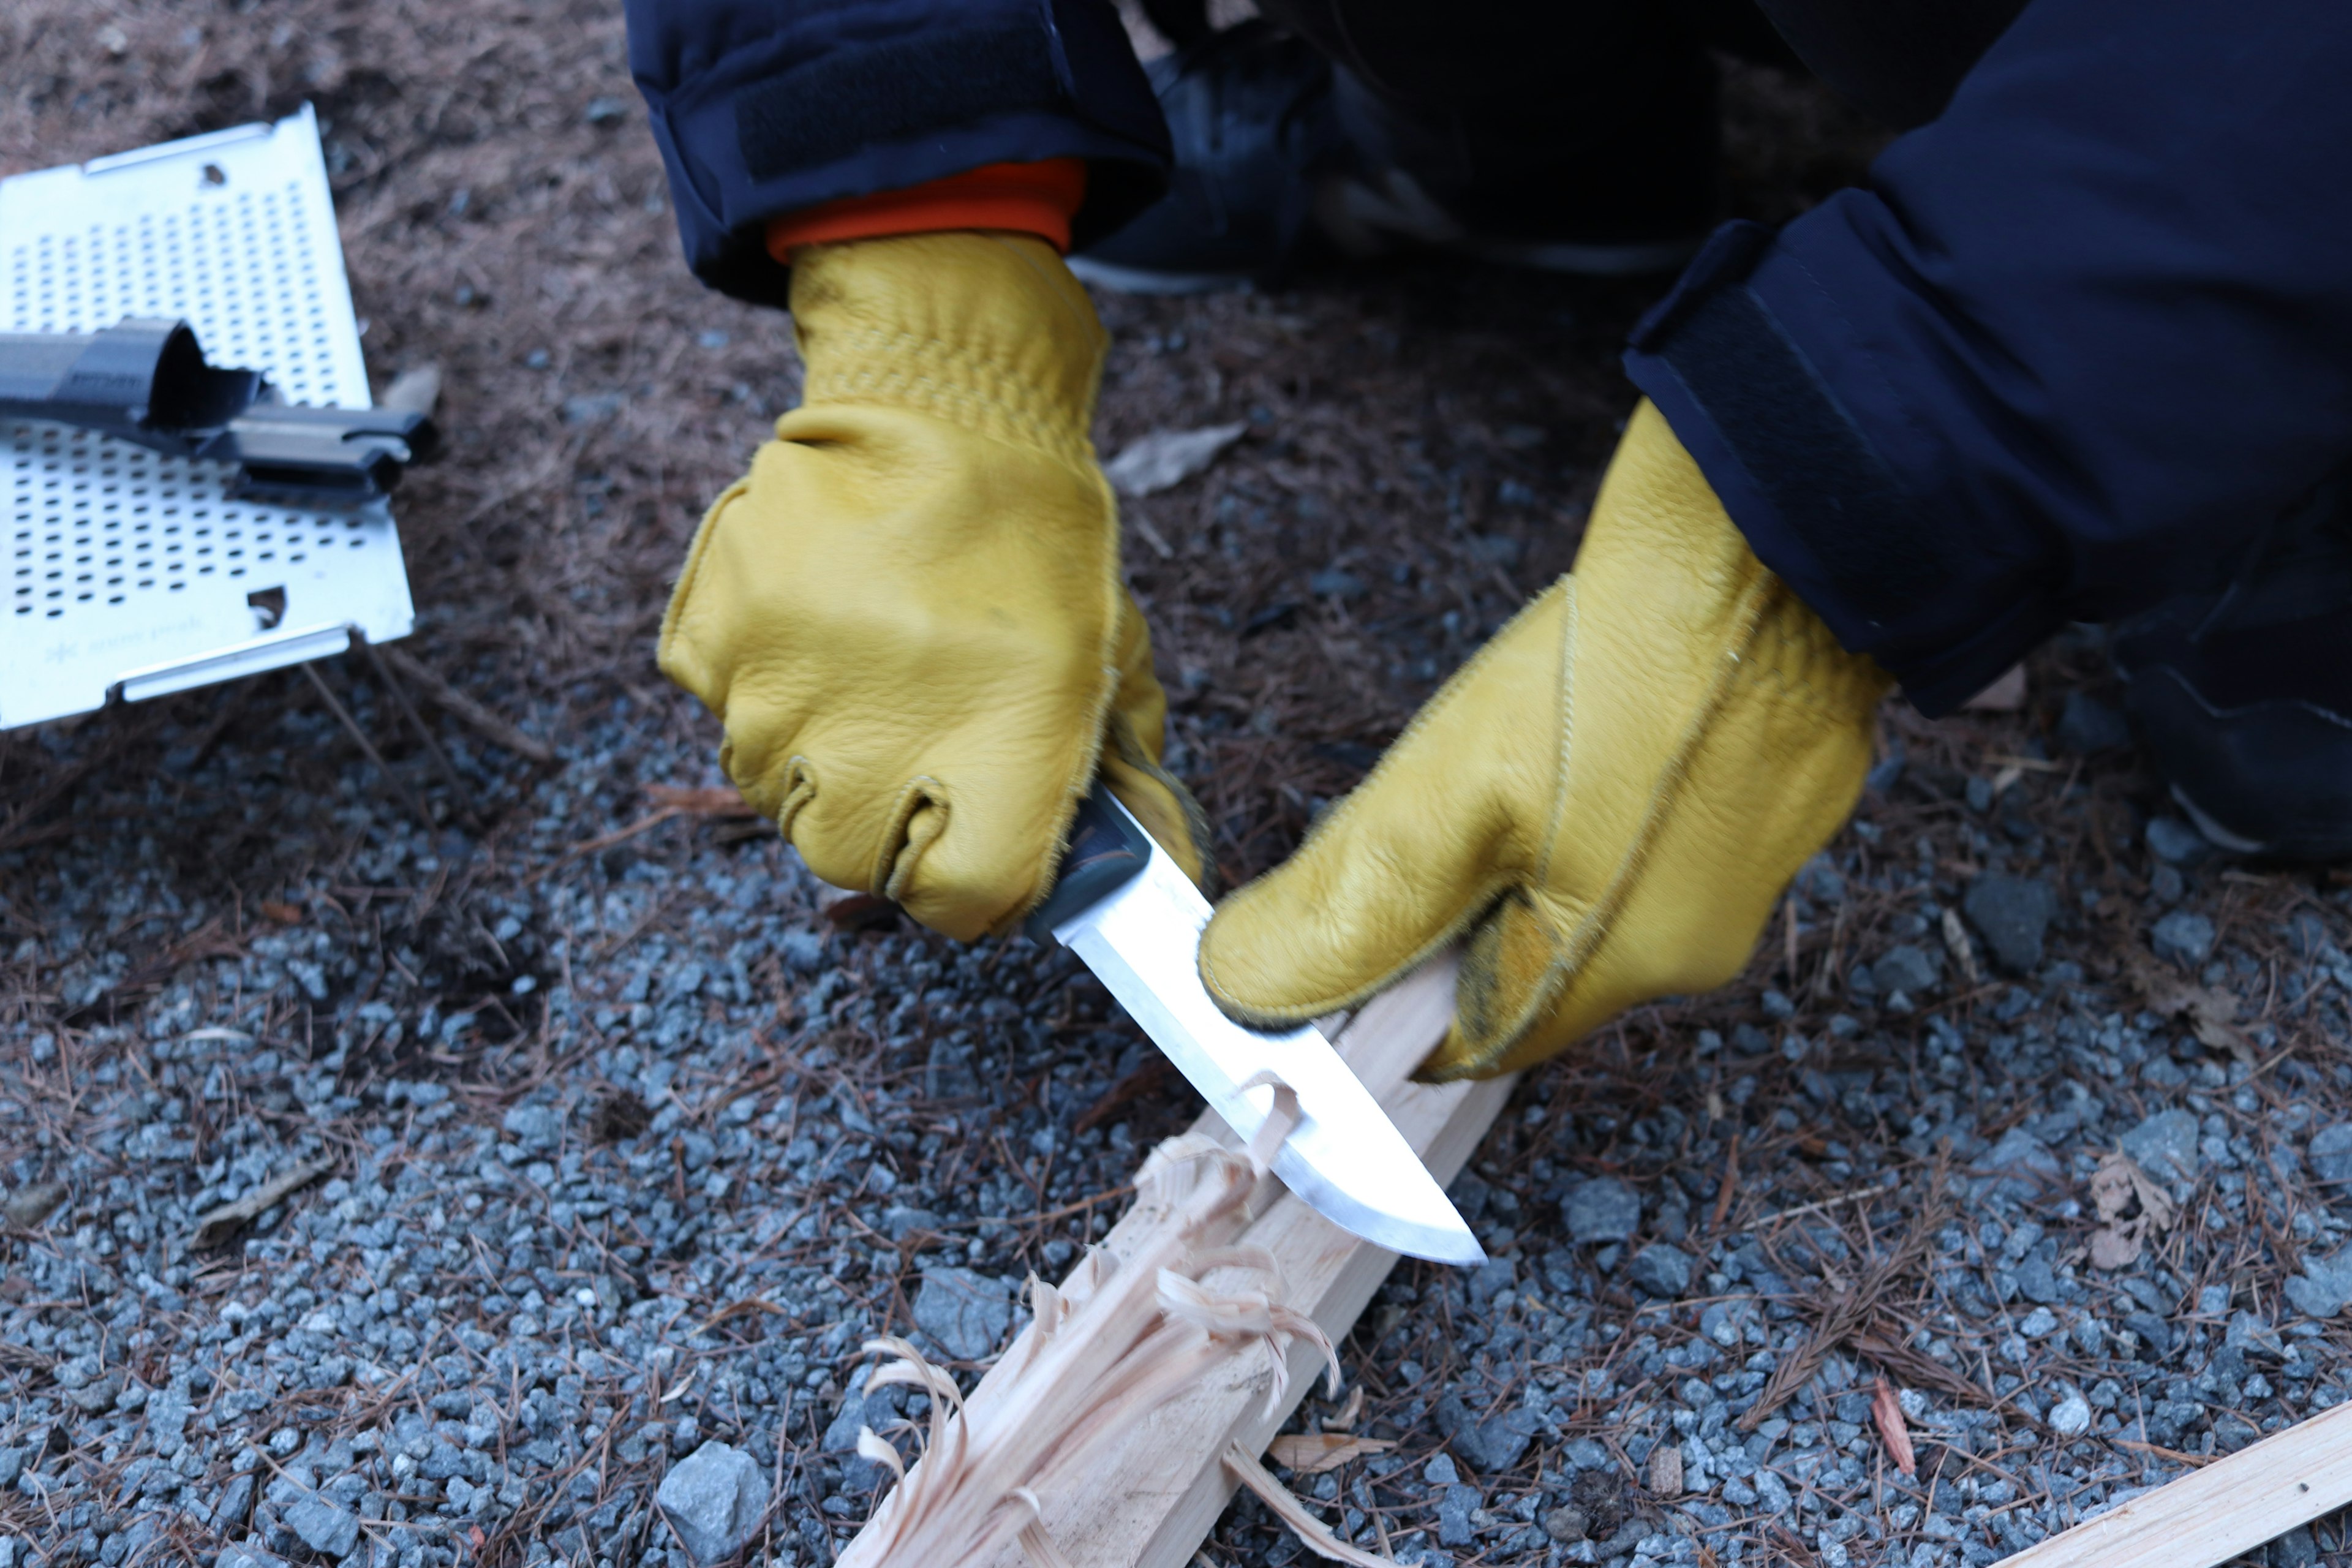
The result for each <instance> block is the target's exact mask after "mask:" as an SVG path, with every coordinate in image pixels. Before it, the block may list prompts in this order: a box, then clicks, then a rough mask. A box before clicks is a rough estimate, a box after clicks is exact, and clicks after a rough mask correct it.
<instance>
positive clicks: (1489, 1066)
mask: <svg viewBox="0 0 2352 1568" xmlns="http://www.w3.org/2000/svg"><path fill="white" fill-rule="evenodd" d="M1887 685H1888V681H1887V679H1886V677H1885V675H1883V674H1882V673H1881V672H1880V671H1879V669H1878V667H1877V666H1876V665H1874V664H1873V663H1872V662H1871V661H1870V660H1868V659H1866V658H1856V657H1855V656H1853V655H1851V654H1848V653H1846V652H1844V651H1843V649H1841V648H1840V647H1838V646H1837V644H1836V642H1835V641H1834V640H1833V639H1832V637H1831V636H1830V634H1829V630H1828V628H1827V627H1825V626H1822V623H1821V620H1820V618H1819V617H1817V616H1814V614H1813V613H1812V612H1811V610H1809V609H1807V608H1806V607H1805V606H1804V605H1802V604H1801V603H1800V602H1799V601H1798V599H1797V598H1796V596H1795V595H1793V594H1791V593H1790V591H1789V589H1788V588H1787V587H1785V586H1784V585H1783V584H1781V583H1780V580H1779V579H1778V578H1776V577H1774V576H1773V575H1772V574H1771V573H1769V571H1767V570H1765V568H1764V566H1763V565H1762V564H1761V563H1759V562H1758V561H1757V559H1756V557H1755V556H1754V555H1753V554H1752V553H1750V552H1749V551H1748V545H1747V542H1746V541H1744V540H1743V539H1742V538H1741V537H1740V535H1739V531H1738V529H1736V528H1735V527H1733V526H1732V522H1731V520H1730V519H1729V518H1728V517H1727V516H1726V515H1725V513H1724V510H1723V507H1722V505H1721V503H1720V502H1718V501H1717V500H1716V497H1715V492H1714V491H1713V490H1711V489H1708V487H1707V483H1706V479H1704V478H1702V477H1701V475H1700V473H1699V470H1698V466H1697V465H1696V463H1694V462H1693V461H1692V460H1691V458H1690V455H1689V454H1688V453H1686V452H1685V451H1684V450H1683V447H1682V444H1681V443H1680V442H1678V441H1677V440H1675V434H1674V431H1673V430H1672V429H1670V428H1669V427H1668V426H1667V425H1666V422H1665V419H1664V416H1661V415H1660V414H1659V413H1658V412H1657V411H1656V410H1655V409H1654V408H1653V407H1651V406H1650V405H1648V404H1647V403H1644V404H1643V405H1642V406H1641V408H1640V409H1639V410H1637V411H1636V412H1635V414H1634V416H1633V421H1632V423H1631V424H1630V425H1629V426H1627V428H1626V432H1625V437H1624V440H1623V442H1622V445H1620V446H1619V447H1618V449H1617V455H1616V458H1614V459H1613V460H1612V463H1611V465H1610V468H1609V473H1608V477H1607V479H1605V480H1604V482H1603V483H1602V485H1601V495H1600V498H1599V500H1597V501H1596V502H1595V503H1594V505H1593V509H1592V521H1591V528H1590V530H1589V531H1588V532H1587V533H1586V535H1585V540H1584V544H1583V548H1582V550H1581V551H1580V553H1579V554H1578V557H1577V561H1576V569H1575V571H1574V572H1572V573H1571V574H1569V575H1568V576H1565V577H1562V578H1561V579H1560V580H1559V582H1558V583H1556V584H1553V585H1552V586H1551V587H1550V588H1549V590H1547V591H1546V592H1545V593H1543V594H1542V595H1539V596H1538V598H1536V599H1535V600H1534V601H1533V602H1532V603H1531V604H1529V605H1528V606H1527V608H1526V609H1524V610H1522V611H1521V612H1520V613H1519V615H1518V616H1516V617H1515V618H1514V619H1513V620H1512V621H1511V623H1510V624H1509V625H1508V626H1506V627H1504V628H1503V630H1502V631H1500V632H1499V633H1497V634H1496V637H1495V638H1494V640H1493V641H1492V642H1490V643H1489V644H1488V645H1487V646H1486V647H1485V648H1484V649H1483V650H1481V651H1480V653H1479V654H1478V656H1477V657H1476V658H1474V659H1472V660H1471V661H1470V663H1469V664H1467V665H1466V666H1465V667H1464V668H1462V669H1461V670H1460V671H1459V672H1458V673H1457V674H1456V675H1455V676H1454V679H1452V680H1451V681H1449V682H1448V683H1447V684H1446V685H1445V687H1444V689H1442V690H1440V691H1439V692H1438V694H1437V695H1436V696H1435V697H1434V698H1433V699H1432V700H1430V703H1429V705H1428V707H1426V708H1425V709H1423V710H1422V712H1421V714H1420V715H1419V717H1417V718H1416V719H1415V720H1414V721H1413V722H1412V726H1411V727H1410V728H1408V729H1407V730H1406V731H1405V732H1404V734H1403V735H1402V737H1401V738H1400V739H1399V740H1398V741H1397V743H1396V745H1395V746H1394V747H1393V748H1391V751H1390V752H1389V754H1388V755H1387V756H1386V757H1384V758H1383V759H1382V760H1381V763H1380V766H1379V767H1378V768H1377V769H1375V770H1374V771H1373V773H1372V775H1371V776H1370V778H1368V779H1367V780H1365V781H1364V783H1363V784H1362V785H1361V786H1360V787H1359V788H1358V789H1357V790H1356V791H1355V793H1354V794H1352V795H1349V797H1348V798H1347V799H1346V800H1344V801H1342V802H1340V803H1339V805H1338V806H1336V807H1335V808H1333V810H1332V811H1331V813H1330V814H1329V816H1327V817H1326V818H1325V819H1324V821H1323V822H1322V823H1321V825H1320V826H1318V828H1317V829H1316V831H1315V832H1314V833H1312V834H1311V835H1310V836H1309V837H1308V838H1307V843H1306V845H1305V846H1304V847H1301V848H1300V850H1299V851H1298V853H1297V855H1296V856H1295V857H1293V858H1291V859H1290V860H1289V861H1288V862H1287V863H1286V864H1285V865H1283V866H1281V867H1279V868H1276V870H1275V871H1273V872H1272V873H1270V874H1269V875H1267V876H1265V877H1264V878H1262V879H1259V880H1257V881H1255V882H1253V883H1251V884H1250V885H1249V886H1248V887H1246V888H1244V889H1241V890H1240V891H1239V892H1237V893H1235V894H1234V895H1233V896H1232V897H1231V898H1229V899H1227V900H1225V901H1224V903H1223V907H1222V908H1221V909H1220V910H1218V912H1217V915H1216V918H1215V919H1214V920H1213V921H1211V922H1210V924H1209V928H1208V931H1207V932H1206V934H1205V935H1204V937H1203V939H1202V944H1201V974H1202V979H1203V980H1204V981H1205V982H1206V983H1207V984H1208V987H1209V990H1210V993H1211V994H1213V995H1214V996H1215V997H1216V999H1217V1001H1218V1003H1219V1005H1222V1006H1223V1008H1224V1009H1225V1010H1226V1011H1227V1012H1228V1013H1231V1014H1233V1015H1234V1016H1236V1017H1238V1018H1241V1019H1243V1020H1244V1021H1246V1022H1249V1023H1253V1024H1257V1025H1261V1026H1271V1025H1277V1024H1280V1025H1289V1024H1297V1023H1300V1022H1303V1021H1305V1020H1307V1019H1309V1018H1313V1017H1316V1016H1319V1015H1322V1014H1326V1013H1331V1012H1336V1011H1338V1010H1339V1009H1341V1008H1345V1007H1351V1006H1354V1005H1356V1004H1358V1003H1360V1002H1361V1001H1363V1000H1364V999H1365V998H1366V997H1368V996H1370V995H1371V994H1373V993H1374V992H1376V991H1378V990H1380V989H1381V987H1382V986H1385V985H1387V984H1389V983H1390V982H1391V981H1393V980H1395V979H1397V978H1399V977H1400V976H1401V975H1402V974H1403V973H1405V972H1406V971H1407V970H1409V969H1411V968H1412V967H1413V966H1414V965H1416V964H1418V963H1421V962H1422V961H1423V959H1425V958H1427V957H1429V956H1430V955H1431V954H1432V953H1433V952H1436V951H1437V950H1439V949H1440V948H1442V947H1444V946H1445V945H1446V944H1447V943H1449V942H1454V941H1455V940H1456V939H1457V938H1460V939H1466V940H1465V951H1464V960H1463V968H1462V976H1461V982H1460V987H1459V990H1458V991H1457V993H1456V1000H1455V1008H1454V1026H1453V1028H1452V1029H1451V1031H1450V1032H1449V1033H1448V1034H1447V1036H1446V1038H1445V1043H1444V1045H1443V1046H1441V1047H1439V1048H1438V1050H1437V1052H1436V1053H1435V1054H1434V1055H1433V1057H1431V1058H1430V1059H1429V1060H1428V1061H1427V1062H1426V1063H1424V1064H1423V1068H1422V1076H1423V1078H1425V1079H1440V1080H1442V1079H1456V1078H1477V1077H1486V1076H1488V1075H1491V1074H1494V1073H1499V1072H1506V1071H1509V1070H1512V1069H1514V1068H1521V1067H1525V1066H1527V1065H1528V1064H1529V1063H1532V1062H1535V1061H1538V1060H1540V1059H1542V1058H1545V1057H1548V1056H1550V1055H1552V1054H1553V1053H1554V1052H1557V1051H1559V1049H1560V1048H1562V1047H1565V1046H1567V1045H1568V1044H1569V1043H1570V1042H1571V1041H1573V1040H1575V1039H1577V1038H1578V1037H1580V1036H1583V1035H1585V1034H1588V1033H1590V1032H1591V1030H1593V1029H1595V1028H1598V1027H1599V1026H1601V1025H1602V1024H1604V1023H1606V1022H1607V1021H1608V1020H1609V1019H1610V1018H1612V1016H1615V1015H1616V1014H1618V1013H1620V1012H1622V1010H1623V1009H1625V1008H1627V1007H1630V1006H1633V1005H1635V1004H1637V1003H1641V1002H1643V1001H1647V1000H1649V999H1651V998H1653V997H1656V996H1662V995H1666V994H1672V993H1677V992H1687V991H1696V990H1699V989H1702V988H1704V987H1707V986H1713V985H1718V984H1722V983H1723V982H1725V981H1727V980H1728V979H1730V978H1731V977H1732V976H1733V975H1735V974H1737V973H1738V972H1739V969H1740V967H1741V965H1742V964H1744V963H1746V962H1747V959H1748V952H1749V951H1750V950H1751V949H1752V948H1753V947H1754V945H1755V942H1756V938H1757V935H1758V933H1759V932H1760V931H1762V930H1763V928H1764V924H1765V922H1766V921H1767V920H1769V918H1770V915H1771V912H1772V906H1773V902H1774V900H1776V899H1777V898H1778V896H1779V895H1780V890H1781V889H1782V888H1784V887H1785V886H1786V885H1787V884H1788V882H1789V879H1790V878H1791V877H1793V876H1794V875H1795V874H1796V872H1797V870H1798V868H1800V867H1801V866H1802V865H1803V864H1804V862H1805V860H1806V858H1808V857H1810V856H1811V854H1812V853H1813V852H1814V851H1815V850H1816V849H1818V848H1820V847H1821V846H1822V843H1823V842H1824V841H1825V840H1827V839H1828V837H1830V835H1831V834H1832V833H1833V832H1835V831H1836V829H1837V827H1838V825H1839V824H1840V823H1841V822H1843V820H1844V818H1845V816H1846V814H1847V813H1848V812H1849V811H1851V810H1852V809H1853V802H1854V799H1855V797H1856V796H1857V795H1859V794H1860V793H1861V789H1862V782H1863V775H1864V773H1865V772H1866V771H1867V769H1868V767H1869V764H1870V751H1871V714H1872V710H1873V709H1874V707H1875V705H1876V704H1877V701H1878V700H1879V698H1880V696H1881V695H1883V694H1884V693H1885V689H1886V688H1887Z"/></svg>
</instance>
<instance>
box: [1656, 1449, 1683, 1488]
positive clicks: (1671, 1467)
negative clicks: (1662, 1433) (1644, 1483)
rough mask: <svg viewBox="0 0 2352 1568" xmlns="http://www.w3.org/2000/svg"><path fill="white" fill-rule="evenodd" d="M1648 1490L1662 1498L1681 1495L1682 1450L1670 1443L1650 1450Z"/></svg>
mask: <svg viewBox="0 0 2352 1568" xmlns="http://www.w3.org/2000/svg"><path fill="white" fill-rule="evenodd" d="M1650 1491H1651V1493H1652V1495H1654V1496H1656V1497H1662V1498H1674V1497H1680V1496H1682V1495H1683V1451H1682V1450H1681V1449H1680V1448H1678V1447H1675V1445H1673V1444H1672V1443H1661V1444H1659V1445H1658V1446H1657V1447H1655V1448H1654V1449H1652V1450H1651V1451H1650Z"/></svg>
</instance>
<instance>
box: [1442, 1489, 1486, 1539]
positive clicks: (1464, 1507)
mask: <svg viewBox="0 0 2352 1568" xmlns="http://www.w3.org/2000/svg"><path fill="white" fill-rule="evenodd" d="M1477 1506H1478V1491H1477V1489H1476V1488H1475V1487H1462V1486H1454V1487H1448V1488H1446V1489H1445V1495H1444V1497H1443V1498H1441V1499H1440V1500H1438V1504H1437V1539H1438V1540H1439V1541H1440V1542H1444V1544H1445V1545H1448V1546H1467V1545H1469V1544H1470V1542H1472V1541H1474V1540H1475V1539H1476V1531H1474V1530H1473V1529H1472V1528H1471V1524H1470V1510H1473V1509H1475V1508H1476V1507H1477Z"/></svg>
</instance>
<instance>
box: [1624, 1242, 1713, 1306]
mask: <svg viewBox="0 0 2352 1568" xmlns="http://www.w3.org/2000/svg"><path fill="white" fill-rule="evenodd" d="M1696 1267H1697V1264H1696V1261H1695V1260H1694V1259H1693V1258H1691V1255H1690V1254H1689V1253H1687V1252H1685V1251H1684V1250H1683V1249H1682V1248H1681V1247H1675V1246H1673V1245H1671V1244H1670V1243H1667V1242H1664V1241H1654V1242H1652V1243H1651V1244H1650V1245H1649V1246H1647V1247H1643V1248H1642V1250H1641V1251H1639V1252H1637V1253H1635V1254H1633V1259H1632V1261H1630V1262H1629V1263H1627V1264H1626V1265H1625V1277H1626V1278H1627V1279H1631V1280H1632V1281H1633V1283H1634V1284H1635V1285H1637V1286H1639V1287H1641V1288H1642V1289H1644V1290H1647V1291H1648V1292H1649V1293H1650V1294H1651V1295H1653V1296H1660V1297H1664V1298H1665V1299H1666V1300H1674V1299H1675V1298H1676V1297H1678V1296H1680V1295H1682V1294H1683V1293H1684V1292H1685V1291H1686V1290H1688V1289H1690V1284H1691V1274H1692V1272H1693V1271H1694V1270H1695V1269H1696Z"/></svg>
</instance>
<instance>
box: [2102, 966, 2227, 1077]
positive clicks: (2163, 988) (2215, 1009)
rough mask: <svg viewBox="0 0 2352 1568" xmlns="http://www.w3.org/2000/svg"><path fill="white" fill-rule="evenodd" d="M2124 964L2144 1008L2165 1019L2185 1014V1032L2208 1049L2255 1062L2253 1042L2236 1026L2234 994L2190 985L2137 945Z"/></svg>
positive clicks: (2208, 986)
mask: <svg viewBox="0 0 2352 1568" xmlns="http://www.w3.org/2000/svg"><path fill="white" fill-rule="evenodd" d="M2124 966H2125V969H2126V973H2129V974H2130V976H2131V981H2132V984H2133V985H2134V986H2135V987H2136V988H2137V990H2138V992H2139V994H2140V998H2141V1000H2143V1001H2145V1002H2146V1003H2147V1006H2148V1011H2150V1012H2151V1013H2157V1014H2160V1015H2162V1016H2165V1017H2168V1018H2170V1017H2185V1018H2187V1019H2188V1020H2189V1033H2191V1034H2193V1035H2195V1036H2196V1037H2197V1039H2198V1042H2199V1043H2200V1044H2201V1045H2203V1046H2204V1047H2206V1048H2207V1049H2208V1050H2215V1051H2227V1052H2229V1053H2230V1054H2231V1056H2232V1057H2235V1058H2237V1059H2238V1060H2240V1061H2242V1062H2243V1063H2245V1064H2246V1065H2247V1066H2248V1067H2252V1066H2253V1065H2254V1064H2255V1062H2256V1060H2257V1059H2258V1058H2256V1056H2255V1054H2254V1043H2253V1042H2252V1040H2250V1039H2248V1038H2247V1037H2246V1034H2245V1031H2244V1030H2242V1029H2241V1028H2239V1027H2237V1022H2238V999H2237V998H2236V997H2235V996H2232V995H2231V994H2229V993H2228V992H2227V991H2223V990H2220V989H2218V988H2216V987H2214V986H2210V985H2194V984H2190V983H2189V982H2188V981H2186V980H2183V979H2182V978H2181V977H2180V976H2179V974H2177V973H2174V972H2173V971H2172V970H2171V969H2170V968H2168V966H2167V965H2165V964H2163V963H2159V962H2158V960H2157V958H2156V956H2155V955H2154V954H2153V953H2148V952H2141V951H2140V950H2139V949H2137V948H2134V949H2132V950H2131V951H2130V952H2129V953H2128V955H2127V956H2126V959H2125V965H2124Z"/></svg>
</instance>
